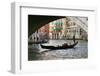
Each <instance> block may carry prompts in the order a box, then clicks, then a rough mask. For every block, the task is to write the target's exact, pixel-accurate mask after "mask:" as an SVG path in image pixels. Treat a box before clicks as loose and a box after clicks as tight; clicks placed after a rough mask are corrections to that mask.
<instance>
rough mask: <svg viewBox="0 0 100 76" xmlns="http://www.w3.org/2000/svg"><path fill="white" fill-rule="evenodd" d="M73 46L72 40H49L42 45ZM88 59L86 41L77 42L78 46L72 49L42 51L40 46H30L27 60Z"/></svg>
mask: <svg viewBox="0 0 100 76" xmlns="http://www.w3.org/2000/svg"><path fill="white" fill-rule="evenodd" d="M66 42H67V43H68V44H69V45H70V44H73V41H72V40H49V42H48V43H45V44H43V45H53V46H57V45H62V44H64V43H66ZM80 58H88V41H83V40H78V44H77V45H76V46H75V47H74V48H72V49H60V50H48V49H42V48H41V46H40V44H32V45H30V46H29V48H28V60H29V61H31V60H57V59H80Z"/></svg>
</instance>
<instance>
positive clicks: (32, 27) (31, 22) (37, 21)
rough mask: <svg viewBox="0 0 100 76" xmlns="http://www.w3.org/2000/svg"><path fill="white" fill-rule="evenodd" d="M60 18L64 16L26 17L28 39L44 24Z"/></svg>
mask: <svg viewBox="0 0 100 76" xmlns="http://www.w3.org/2000/svg"><path fill="white" fill-rule="evenodd" d="M60 18H65V16H45V15H28V37H29V36H30V35H31V34H32V33H34V32H35V31H36V30H37V29H39V28H41V27H42V26H44V25H45V24H47V23H49V22H52V21H54V20H57V19H60Z"/></svg>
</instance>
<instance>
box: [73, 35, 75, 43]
mask: <svg viewBox="0 0 100 76" xmlns="http://www.w3.org/2000/svg"><path fill="white" fill-rule="evenodd" d="M73 42H74V43H75V34H74V35H73Z"/></svg>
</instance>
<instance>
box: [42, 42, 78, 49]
mask: <svg viewBox="0 0 100 76" xmlns="http://www.w3.org/2000/svg"><path fill="white" fill-rule="evenodd" d="M77 44H78V42H75V43H74V44H72V45H68V46H64V47H63V46H45V45H42V44H41V45H40V46H41V48H43V49H51V50H56V49H69V48H74V46H76V45H77Z"/></svg>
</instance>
